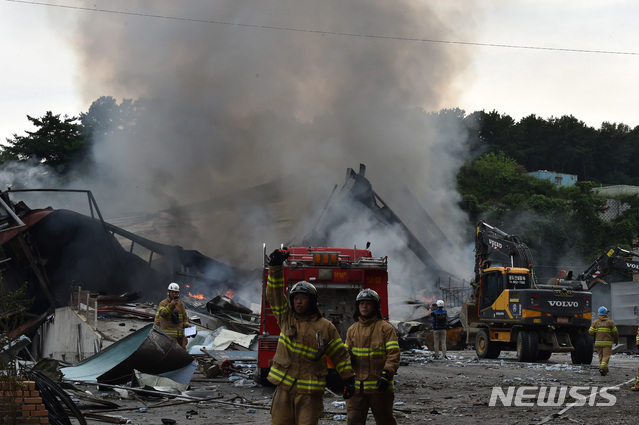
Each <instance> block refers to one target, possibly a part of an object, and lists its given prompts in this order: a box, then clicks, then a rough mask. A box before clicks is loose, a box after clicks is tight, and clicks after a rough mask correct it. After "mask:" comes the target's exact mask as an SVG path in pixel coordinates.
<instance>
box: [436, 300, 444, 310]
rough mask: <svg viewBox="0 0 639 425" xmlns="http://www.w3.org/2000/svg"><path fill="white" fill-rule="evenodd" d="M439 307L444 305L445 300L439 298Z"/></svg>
mask: <svg viewBox="0 0 639 425" xmlns="http://www.w3.org/2000/svg"><path fill="white" fill-rule="evenodd" d="M437 307H439V308H442V307H444V300H437Z"/></svg>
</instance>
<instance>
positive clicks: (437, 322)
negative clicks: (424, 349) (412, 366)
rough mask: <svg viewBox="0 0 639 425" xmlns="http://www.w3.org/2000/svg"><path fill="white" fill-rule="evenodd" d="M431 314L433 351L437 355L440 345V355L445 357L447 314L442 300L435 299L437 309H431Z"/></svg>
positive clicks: (436, 356)
mask: <svg viewBox="0 0 639 425" xmlns="http://www.w3.org/2000/svg"><path fill="white" fill-rule="evenodd" d="M430 315H431V316H433V345H434V351H435V358H438V357H439V349H440V346H441V350H442V355H443V357H444V358H445V359H448V357H447V356H446V329H447V328H448V315H447V313H446V310H445V309H444V301H442V300H438V301H437V309H436V310H435V311H431V313H430Z"/></svg>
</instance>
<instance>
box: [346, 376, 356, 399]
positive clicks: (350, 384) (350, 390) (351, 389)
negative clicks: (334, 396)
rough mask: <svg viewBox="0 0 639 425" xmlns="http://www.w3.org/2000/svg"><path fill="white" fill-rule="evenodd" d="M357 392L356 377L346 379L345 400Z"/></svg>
mask: <svg viewBox="0 0 639 425" xmlns="http://www.w3.org/2000/svg"><path fill="white" fill-rule="evenodd" d="M353 394H355V377H352V378H348V379H347V380H345V381H344V400H348V399H349V398H351V397H353Z"/></svg>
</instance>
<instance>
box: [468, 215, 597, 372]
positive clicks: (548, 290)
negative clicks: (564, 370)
mask: <svg viewBox="0 0 639 425" xmlns="http://www.w3.org/2000/svg"><path fill="white" fill-rule="evenodd" d="M471 286H472V287H473V293H472V295H471V297H470V299H469V300H467V301H466V302H464V305H463V308H462V314H461V320H462V324H463V326H464V328H465V329H466V342H467V343H468V344H473V343H474V344H475V351H476V353H477V356H478V357H479V358H492V359H494V358H497V357H499V354H500V353H501V351H502V350H513V349H516V350H517V359H518V360H519V361H521V362H535V361H537V360H548V359H549V358H550V356H551V355H552V353H553V352H570V354H571V359H572V362H573V363H574V364H590V363H591V362H592V353H593V341H592V337H590V336H589V335H588V328H589V327H590V324H591V317H592V315H591V309H592V294H591V292H589V291H588V288H587V286H586V284H585V282H583V281H561V282H559V281H558V282H556V283H555V284H552V285H549V284H540V283H538V282H537V280H536V278H535V274H534V260H533V256H532V253H531V251H530V249H529V248H528V247H527V246H526V244H524V243H523V242H521V240H520V239H519V238H518V237H516V236H514V235H509V234H508V233H506V232H504V231H502V230H500V229H498V228H496V227H494V226H491V225H489V224H487V223H485V222H483V221H480V222H479V223H478V225H477V231H476V235H475V277H474V279H473V281H472V283H471Z"/></svg>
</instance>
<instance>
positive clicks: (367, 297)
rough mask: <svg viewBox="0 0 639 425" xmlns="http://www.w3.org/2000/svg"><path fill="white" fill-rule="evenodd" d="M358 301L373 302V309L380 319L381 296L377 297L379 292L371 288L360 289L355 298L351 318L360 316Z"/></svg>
mask: <svg viewBox="0 0 639 425" xmlns="http://www.w3.org/2000/svg"><path fill="white" fill-rule="evenodd" d="M360 301H371V302H373V303H374V304H375V310H376V314H377V316H379V318H380V319H381V318H382V311H381V308H380V305H381V298H380V297H379V294H378V293H377V292H375V291H373V290H372V289H363V290H361V291H360V293H359V294H357V297H356V298H355V313H353V318H354V319H355V320H357V318H358V317H359V316H361V315H360V313H359V303H360Z"/></svg>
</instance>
